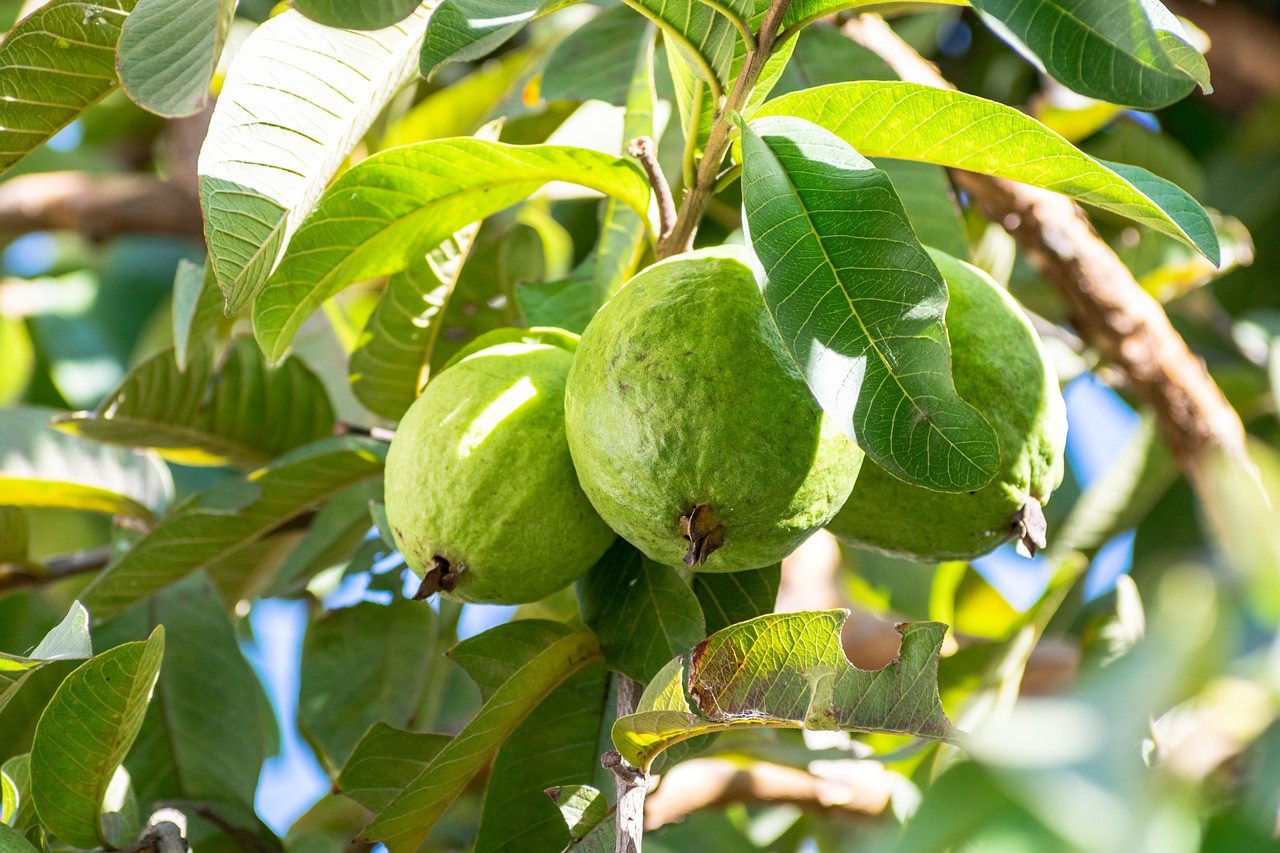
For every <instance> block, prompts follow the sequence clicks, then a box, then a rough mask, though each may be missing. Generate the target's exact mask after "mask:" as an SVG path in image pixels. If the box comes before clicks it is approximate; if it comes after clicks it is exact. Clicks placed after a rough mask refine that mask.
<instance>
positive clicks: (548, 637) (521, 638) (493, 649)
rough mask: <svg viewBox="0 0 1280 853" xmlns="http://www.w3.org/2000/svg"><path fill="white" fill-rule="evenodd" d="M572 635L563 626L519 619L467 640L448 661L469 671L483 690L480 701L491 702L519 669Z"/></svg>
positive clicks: (452, 653) (457, 647)
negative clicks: (549, 647)
mask: <svg viewBox="0 0 1280 853" xmlns="http://www.w3.org/2000/svg"><path fill="white" fill-rule="evenodd" d="M572 633H573V630H572V629H571V628H569V626H568V625H565V624H564V623H563V622H553V621H551V620H549V619H516V620H514V621H512V622H503V623H502V624H500V625H495V626H494V627H492V628H490V629H489V630H488V631H485V632H483V633H481V634H477V635H475V636H474V637H468V638H467V639H465V640H463V641H462V642H460V643H458V644H457V645H456V646H454V647H453V648H451V649H449V657H450V659H452V660H453V662H454V663H456V664H458V665H459V666H461V667H462V668H463V669H464V670H465V671H466V673H467V675H469V676H470V677H471V680H472V681H474V682H475V683H476V686H477V687H479V688H480V698H481V699H482V700H483V701H485V702H488V701H489V699H490V697H492V696H493V694H494V693H495V692H496V691H497V690H498V688H499V687H501V686H502V685H503V684H504V683H505V682H506V681H507V679H509V678H511V676H513V675H515V674H516V672H517V671H518V670H519V669H520V667H522V666H524V665H525V664H527V663H528V662H529V661H531V660H533V659H534V658H536V657H537V656H538V655H539V653H541V652H543V651H546V649H547V647H548V646H550V645H551V644H552V643H554V642H556V641H557V640H562V639H564V638H565V637H568V636H569V635H570V634H572Z"/></svg>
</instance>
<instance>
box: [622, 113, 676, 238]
mask: <svg viewBox="0 0 1280 853" xmlns="http://www.w3.org/2000/svg"><path fill="white" fill-rule="evenodd" d="M627 153H628V154H630V155H631V156H632V157H634V158H636V160H638V161H639V162H640V166H641V168H643V169H644V173H645V176H646V177H648V178H649V186H651V187H653V197H654V199H655V200H656V201H657V203H658V239H659V240H665V239H666V237H667V235H669V234H670V233H671V232H672V230H673V229H674V228H675V227H676V203H675V200H674V199H672V197H671V185H670V184H668V183H667V176H666V175H664V174H662V166H660V165H659V164H658V148H657V146H656V145H655V144H654V142H653V139H652V138H651V137H648V136H640V137H637V138H636V139H633V140H631V144H630V145H628V146H627Z"/></svg>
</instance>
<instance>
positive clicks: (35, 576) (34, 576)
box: [0, 545, 111, 592]
mask: <svg viewBox="0 0 1280 853" xmlns="http://www.w3.org/2000/svg"><path fill="white" fill-rule="evenodd" d="M109 562H111V548H110V547H109V546H106V545H104V546H102V547H101V548H94V549H92V550H89V551H78V552H76V553H74V554H67V555H66V556H63V557H54V558H53V559H51V560H49V561H48V562H46V563H44V564H43V565H30V564H25V563H2V564H0V592H8V591H11V590H16V589H25V588H27V587H32V586H42V585H44V584H49V583H54V582H56V581H60V580H65V579H66V578H69V577H74V576H76V575H84V574H89V573H90V572H96V571H98V570H99V569H101V568H103V567H104V566H106V565H107V563H109Z"/></svg>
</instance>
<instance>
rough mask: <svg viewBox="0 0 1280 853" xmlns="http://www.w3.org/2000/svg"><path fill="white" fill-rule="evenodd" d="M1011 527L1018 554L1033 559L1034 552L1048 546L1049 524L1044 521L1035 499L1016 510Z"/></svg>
mask: <svg viewBox="0 0 1280 853" xmlns="http://www.w3.org/2000/svg"><path fill="white" fill-rule="evenodd" d="M1012 527H1013V535H1014V538H1015V539H1016V540H1017V543H1018V544H1017V548H1018V553H1019V554H1021V555H1022V556H1024V557H1034V556H1035V555H1036V551H1039V550H1041V549H1042V548H1044V547H1045V546H1046V545H1048V544H1049V540H1048V533H1049V524H1048V522H1047V521H1045V518H1044V509H1043V508H1042V507H1041V506H1040V501H1038V500H1036V499H1035V498H1031V499H1030V500H1028V501H1027V502H1026V503H1024V504H1023V505H1022V509H1020V510H1018V514H1017V515H1015V516H1014V517H1013V525H1012Z"/></svg>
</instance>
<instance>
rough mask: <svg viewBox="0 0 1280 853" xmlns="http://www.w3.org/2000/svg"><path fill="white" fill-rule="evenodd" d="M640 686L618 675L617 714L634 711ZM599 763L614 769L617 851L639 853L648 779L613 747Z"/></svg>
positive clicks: (625, 714)
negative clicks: (616, 797) (616, 799)
mask: <svg viewBox="0 0 1280 853" xmlns="http://www.w3.org/2000/svg"><path fill="white" fill-rule="evenodd" d="M640 692H641V688H640V685H639V684H636V683H635V682H634V681H632V680H631V679H630V678H627V677H626V676H625V675H622V674H621V673H619V674H618V716H619V717H620V718H621V717H625V716H627V715H628V714H634V713H635V712H636V707H637V706H638V705H639V703H640ZM600 763H601V764H602V765H603V766H604V767H605V768H606V769H608V770H612V771H613V775H614V779H615V783H616V791H617V793H618V804H617V806H616V808H615V811H614V816H615V819H616V821H617V832H616V834H615V836H614V850H615V853H640V846H641V844H642V842H643V837H644V797H645V792H646V789H647V788H648V783H649V780H648V778H647V777H646V776H645V775H644V774H643V773H641V772H640V771H639V770H637V769H635V768H634V767H632V766H631V765H629V764H627V762H626V761H625V760H624V759H623V758H622V756H621V755H619V754H618V753H616V752H614V751H613V750H610V751H608V752H606V753H605V754H604V755H603V756H602V757H601V759H600Z"/></svg>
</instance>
